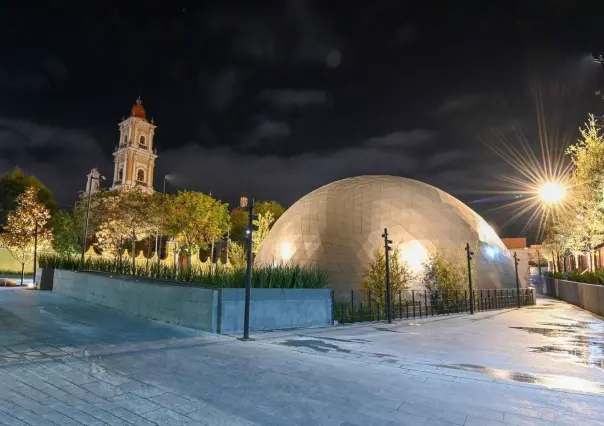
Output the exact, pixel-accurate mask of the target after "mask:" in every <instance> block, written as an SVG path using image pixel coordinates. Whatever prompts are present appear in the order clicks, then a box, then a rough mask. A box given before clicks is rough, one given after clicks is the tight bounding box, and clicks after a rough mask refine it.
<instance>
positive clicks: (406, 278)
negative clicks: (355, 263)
mask: <svg viewBox="0 0 604 426" xmlns="http://www.w3.org/2000/svg"><path fill="white" fill-rule="evenodd" d="M401 256H402V253H401V246H400V244H398V245H396V246H395V247H394V249H393V250H392V251H391V252H390V254H389V260H390V291H391V292H392V294H396V293H398V292H399V291H405V290H407V289H408V288H409V283H411V281H413V280H414V279H415V275H414V274H413V272H412V271H411V268H410V267H409V265H408V264H407V262H404V261H401ZM362 286H363V289H364V290H367V291H371V299H372V300H373V301H374V302H377V303H379V304H380V305H383V306H385V304H386V301H385V297H386V256H385V254H384V249H383V248H381V247H376V248H375V249H374V251H373V259H372V261H371V263H370V264H369V265H368V267H367V270H366V271H365V273H364V274H363V281H362Z"/></svg>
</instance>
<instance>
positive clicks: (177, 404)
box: [149, 393, 206, 414]
mask: <svg viewBox="0 0 604 426" xmlns="http://www.w3.org/2000/svg"><path fill="white" fill-rule="evenodd" d="M149 399H150V400H151V401H153V402H156V403H158V404H159V405H162V406H164V407H166V408H169V409H170V410H174V411H177V412H179V413H181V414H187V413H190V412H191V411H195V410H199V409H200V408H203V407H205V406H206V404H204V403H203V402H200V401H195V400H191V399H186V398H182V397H180V396H178V395H174V394H172V393H164V394H162V395H157V396H154V397H151V398H149Z"/></svg>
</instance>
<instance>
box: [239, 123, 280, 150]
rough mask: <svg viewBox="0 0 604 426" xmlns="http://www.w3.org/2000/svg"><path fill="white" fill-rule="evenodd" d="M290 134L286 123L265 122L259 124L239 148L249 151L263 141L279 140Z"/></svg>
mask: <svg viewBox="0 0 604 426" xmlns="http://www.w3.org/2000/svg"><path fill="white" fill-rule="evenodd" d="M291 133H292V129H291V127H289V125H288V124H287V123H284V122H282V121H273V120H265V121H263V122H262V123H260V124H259V125H258V126H257V127H256V128H254V130H252V132H251V133H250V135H249V136H248V137H247V138H246V140H245V141H244V142H243V143H242V144H241V148H243V149H249V148H255V147H257V146H258V145H260V143H262V141H263V140H267V139H269V140H273V139H281V138H286V137H288V136H290V135H291Z"/></svg>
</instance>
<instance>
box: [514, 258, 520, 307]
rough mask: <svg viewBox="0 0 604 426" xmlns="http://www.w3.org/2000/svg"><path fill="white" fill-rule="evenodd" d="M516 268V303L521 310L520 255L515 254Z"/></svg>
mask: <svg viewBox="0 0 604 426" xmlns="http://www.w3.org/2000/svg"><path fill="white" fill-rule="evenodd" d="M514 267H515V268H516V301H517V302H518V309H520V280H519V279H518V254H517V253H516V252H514Z"/></svg>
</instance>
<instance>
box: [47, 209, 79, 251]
mask: <svg viewBox="0 0 604 426" xmlns="http://www.w3.org/2000/svg"><path fill="white" fill-rule="evenodd" d="M51 228H52V234H53V238H52V248H53V249H54V251H56V252H57V253H59V254H62V255H71V254H74V253H77V252H78V249H79V246H78V237H79V232H78V227H77V226H76V221H75V219H74V217H73V215H72V214H71V213H69V212H67V211H65V210H57V211H55V213H54V214H53V216H52V219H51Z"/></svg>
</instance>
